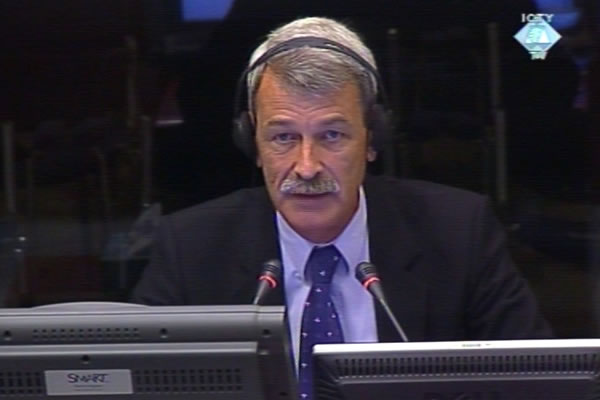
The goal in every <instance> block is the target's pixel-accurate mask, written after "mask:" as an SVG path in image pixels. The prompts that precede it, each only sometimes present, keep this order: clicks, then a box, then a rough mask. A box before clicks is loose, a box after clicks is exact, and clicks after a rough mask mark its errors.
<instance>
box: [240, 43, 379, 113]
mask: <svg viewBox="0 0 600 400" xmlns="http://www.w3.org/2000/svg"><path fill="white" fill-rule="evenodd" d="M301 47H309V48H316V49H325V50H331V51H335V52H337V53H340V54H344V55H346V56H348V57H350V58H352V59H353V60H354V61H356V62H357V63H358V64H360V65H361V66H362V67H363V68H364V69H366V70H367V71H369V73H370V74H371V75H372V76H373V77H374V78H375V82H376V85H377V92H378V93H379V95H380V96H381V101H382V104H384V106H386V107H387V105H388V104H389V103H388V98H387V94H386V92H385V88H384V87H383V82H382V80H381V76H380V75H379V71H377V69H376V68H375V67H374V66H373V65H371V63H369V62H368V61H367V60H365V59H364V58H363V57H361V56H360V55H359V54H358V53H356V52H355V51H354V50H352V49H351V48H350V47H348V46H345V45H343V44H341V43H338V42H336V41H333V40H329V39H326V38H322V37H318V36H301V37H297V38H292V39H289V40H286V41H283V42H281V43H278V44H276V45H275V46H273V47H271V48H270V49H269V50H267V51H265V52H264V53H263V54H262V55H261V56H260V57H258V58H257V59H256V60H255V61H254V62H253V63H252V64H250V65H249V66H248V67H246V68H245V69H244V71H243V72H242V75H241V76H240V78H239V79H238V83H237V89H236V92H235V98H234V114H233V115H238V114H239V112H240V111H241V107H242V105H241V101H242V92H244V86H245V84H246V82H245V81H246V79H248V74H250V73H251V72H252V71H254V70H255V69H256V68H258V67H259V66H261V65H263V64H265V63H266V62H267V61H268V60H270V59H271V58H273V57H275V56H277V55H279V54H281V53H284V52H286V51H290V50H294V49H299V48H301Z"/></svg>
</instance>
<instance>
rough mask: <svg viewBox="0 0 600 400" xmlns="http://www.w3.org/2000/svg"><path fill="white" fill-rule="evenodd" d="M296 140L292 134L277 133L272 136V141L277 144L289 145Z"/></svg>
mask: <svg viewBox="0 0 600 400" xmlns="http://www.w3.org/2000/svg"><path fill="white" fill-rule="evenodd" d="M295 139H296V135H294V134H292V133H278V134H276V135H274V136H273V141H274V142H276V143H279V144H287V143H291V142H293V141H294V140H295Z"/></svg>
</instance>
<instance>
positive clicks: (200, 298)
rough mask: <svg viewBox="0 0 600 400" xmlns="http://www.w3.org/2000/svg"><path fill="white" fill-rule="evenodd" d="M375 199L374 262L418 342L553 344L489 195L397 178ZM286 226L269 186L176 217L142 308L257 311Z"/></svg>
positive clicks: (375, 180) (141, 295)
mask: <svg viewBox="0 0 600 400" xmlns="http://www.w3.org/2000/svg"><path fill="white" fill-rule="evenodd" d="M365 193H366V198H367V213H368V214H367V215H368V219H367V220H368V228H369V245H370V254H371V261H372V262H373V263H374V264H375V265H376V266H377V268H378V271H379V273H380V276H381V280H382V282H383V285H384V287H385V290H386V295H387V298H388V302H389V303H390V307H391V309H392V310H393V312H394V313H395V315H396V318H397V319H398V320H399V322H400V324H401V325H402V326H403V328H404V330H405V331H406V334H407V336H408V337H409V339H410V340H411V341H424V340H476V339H489V340H491V339H515V338H543V337H549V336H551V331H550V328H549V327H548V325H547V324H546V322H545V321H544V319H543V318H542V316H541V315H540V314H539V311H538V308H537V304H536V300H535V299H534V297H533V295H532V293H531V291H530V289H529V287H528V285H527V283H526V281H525V280H524V279H523V278H522V277H521V275H520V274H519V272H518V271H517V269H516V268H515V266H514V264H513V262H512V261H511V258H510V256H509V253H508V250H507V247H506V239H505V235H504V233H503V229H502V228H501V226H500V224H499V222H498V221H497V220H496V218H495V217H494V216H493V214H492V212H491V209H490V207H489V205H488V204H487V201H486V200H485V198H484V197H483V196H480V195H476V194H474V193H470V192H467V191H463V190H460V189H454V188H449V187H446V186H442V185H437V184H432V183H427V182H421V181H408V180H397V179H394V178H387V177H369V178H367V179H366V181H365ZM276 229H277V228H276V222H275V214H274V211H273V208H272V206H271V202H270V200H269V197H268V194H267V192H266V190H265V189H264V188H256V189H244V190H240V191H237V192H235V193H232V194H230V195H228V196H225V197H222V198H219V199H216V200H213V201H210V202H207V203H203V204H200V205H198V206H195V207H192V208H189V209H186V210H183V211H180V212H177V213H175V214H173V215H170V216H166V217H165V218H164V219H163V221H162V223H161V227H160V229H159V232H158V233H157V236H156V245H155V249H154V252H153V256H152V259H151V262H150V264H149V266H148V267H147V268H146V271H145V272H144V275H143V277H142V279H141V281H140V283H139V284H138V286H137V287H136V289H135V290H134V294H133V301H134V302H140V303H145V304H153V305H179V304H248V303H250V302H251V301H252V298H253V295H254V293H255V290H256V284H257V281H256V278H257V276H258V274H259V271H260V267H261V264H262V263H263V262H264V261H266V260H268V259H272V258H280V256H279V243H278V239H277V231H276ZM281 287H282V285H280V286H279V288H281ZM283 299H284V296H283V293H282V292H281V290H280V289H279V290H276V291H275V292H273V293H271V294H270V298H269V299H267V300H268V301H267V302H268V303H269V304H283V301H284V300H283ZM376 318H377V327H378V334H379V339H380V341H400V339H399V337H398V335H397V333H396V332H395V331H394V330H393V328H392V325H391V324H390V323H389V321H388V320H387V318H386V317H385V315H384V314H383V312H382V310H381V309H380V308H379V306H377V311H376Z"/></svg>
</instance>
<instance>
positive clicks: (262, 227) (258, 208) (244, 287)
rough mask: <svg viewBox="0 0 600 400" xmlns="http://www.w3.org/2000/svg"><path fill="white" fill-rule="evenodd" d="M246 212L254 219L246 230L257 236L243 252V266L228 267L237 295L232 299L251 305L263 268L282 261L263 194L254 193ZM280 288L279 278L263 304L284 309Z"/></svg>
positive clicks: (275, 232) (264, 191)
mask: <svg viewBox="0 0 600 400" xmlns="http://www.w3.org/2000/svg"><path fill="white" fill-rule="evenodd" d="M263 189H264V188H263ZM249 210H251V212H250V213H249V214H250V215H252V216H253V218H252V220H251V222H250V223H247V224H246V227H245V229H248V231H254V232H256V236H255V237H254V239H253V240H251V244H250V245H249V246H248V248H246V249H245V250H244V251H245V253H246V256H245V258H244V259H245V262H244V263H243V264H240V265H234V266H231V285H232V286H233V287H234V288H235V289H234V290H235V293H236V294H235V295H234V296H233V298H235V299H238V301H239V302H240V303H241V304H243V303H250V302H251V301H252V299H253V298H254V295H255V294H256V288H257V285H258V280H257V278H258V276H259V275H260V272H261V269H262V264H263V263H264V262H265V261H267V260H270V259H274V258H277V259H279V260H281V252H280V249H279V239H278V238H277V228H276V224H275V214H274V211H273V207H272V206H271V201H270V200H269V197H268V194H267V192H266V190H262V191H258V192H257V196H256V197H253V198H252V200H251V204H250V205H249ZM283 287H284V286H283V276H282V277H281V282H279V285H278V286H277V287H276V288H275V290H272V291H271V292H270V293H269V294H267V297H266V298H265V300H264V303H263V304H264V305H283V304H284V296H283Z"/></svg>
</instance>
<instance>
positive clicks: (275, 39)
mask: <svg viewBox="0 0 600 400" xmlns="http://www.w3.org/2000/svg"><path fill="white" fill-rule="evenodd" d="M303 36H316V37H322V38H325V39H329V40H332V41H334V42H338V43H340V44H342V45H344V46H346V47H348V48H350V49H351V50H353V51H354V52H355V53H357V54H358V55H359V56H361V57H362V58H363V59H364V60H365V61H367V62H368V63H369V64H371V66H372V67H373V68H374V69H377V65H376V64H375V58H374V57H373V53H371V50H369V48H368V47H367V46H365V44H364V43H363V42H362V40H361V39H360V38H359V36H358V35H357V34H356V33H355V32H353V31H352V30H350V29H349V28H348V27H347V26H345V25H344V24H342V23H340V22H338V21H335V20H332V19H329V18H321V17H309V18H301V19H297V20H295V21H292V22H290V23H288V24H286V25H284V26H282V27H280V28H278V29H276V30H274V31H273V32H271V33H270V34H269V35H268V37H267V40H265V41H264V42H263V43H262V44H261V45H260V46H258V47H257V48H256V50H254V52H253V53H252V56H251V57H250V61H249V63H248V65H249V66H251V65H252V64H253V63H254V62H255V61H256V60H257V59H258V58H259V57H260V56H261V55H263V54H264V53H265V52H266V51H268V50H269V49H271V48H273V47H274V46H276V45H278V44H279V43H282V42H285V41H287V40H290V39H294V38H298V37H303ZM267 66H269V69H270V71H272V72H273V73H274V74H275V76H276V77H277V78H278V79H280V80H281V82H282V83H283V84H284V85H286V87H287V88H289V89H291V90H296V91H298V92H299V93H301V94H314V95H323V94H329V93H332V92H335V91H337V90H340V89H341V88H342V87H343V86H345V85H346V84H347V83H348V82H356V83H357V84H358V88H359V90H360V94H361V100H362V102H363V107H366V106H367V105H370V104H372V103H374V101H375V99H376V97H377V80H376V78H375V77H374V76H373V74H371V73H370V72H369V71H368V70H366V69H365V68H364V67H363V66H361V65H360V64H359V63H358V62H357V61H355V60H354V59H352V58H351V57H350V56H347V55H345V54H342V53H340V52H337V51H332V50H327V49H320V48H312V47H299V48H295V49H292V50H288V51H284V52H282V53H280V54H277V55H275V56H273V57H272V58H271V59H269V60H267V62H266V63H264V64H262V65H260V66H258V67H256V68H255V69H254V70H253V71H251V72H250V73H249V74H248V77H247V87H248V110H249V111H250V113H254V112H255V111H256V110H255V106H254V98H255V96H256V92H257V90H258V86H259V84H260V80H261V77H262V74H263V72H264V70H265V68H266V67H267Z"/></svg>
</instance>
